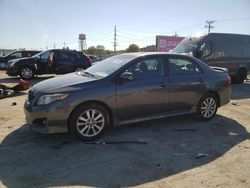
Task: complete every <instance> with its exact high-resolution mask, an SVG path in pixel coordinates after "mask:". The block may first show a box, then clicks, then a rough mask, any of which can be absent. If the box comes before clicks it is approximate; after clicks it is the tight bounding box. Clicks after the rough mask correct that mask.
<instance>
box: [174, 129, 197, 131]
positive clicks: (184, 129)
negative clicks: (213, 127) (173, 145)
mask: <svg viewBox="0 0 250 188" xmlns="http://www.w3.org/2000/svg"><path fill="white" fill-rule="evenodd" d="M173 131H197V129H173Z"/></svg>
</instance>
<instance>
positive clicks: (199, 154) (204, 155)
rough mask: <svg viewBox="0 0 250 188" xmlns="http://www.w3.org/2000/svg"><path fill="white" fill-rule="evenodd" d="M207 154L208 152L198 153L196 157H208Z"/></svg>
mask: <svg viewBox="0 0 250 188" xmlns="http://www.w3.org/2000/svg"><path fill="white" fill-rule="evenodd" d="M206 156H208V154H206V153H198V154H197V155H196V156H195V158H196V159H198V158H201V157H206Z"/></svg>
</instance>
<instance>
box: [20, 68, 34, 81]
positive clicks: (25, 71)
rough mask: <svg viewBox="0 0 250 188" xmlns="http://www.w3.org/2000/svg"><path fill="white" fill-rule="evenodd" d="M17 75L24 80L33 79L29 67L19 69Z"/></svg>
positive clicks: (32, 71)
mask: <svg viewBox="0 0 250 188" xmlns="http://www.w3.org/2000/svg"><path fill="white" fill-rule="evenodd" d="M19 75H20V77H21V78H22V79H24V80H29V79H31V78H33V77H34V70H33V68H31V67H29V66H24V67H21V68H20V70H19Z"/></svg>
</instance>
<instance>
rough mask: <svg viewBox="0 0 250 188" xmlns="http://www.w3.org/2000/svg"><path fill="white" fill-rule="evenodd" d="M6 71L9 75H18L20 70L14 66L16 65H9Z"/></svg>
mask: <svg viewBox="0 0 250 188" xmlns="http://www.w3.org/2000/svg"><path fill="white" fill-rule="evenodd" d="M6 73H7V74H8V75H9V76H18V70H17V69H16V68H14V67H7V71H6Z"/></svg>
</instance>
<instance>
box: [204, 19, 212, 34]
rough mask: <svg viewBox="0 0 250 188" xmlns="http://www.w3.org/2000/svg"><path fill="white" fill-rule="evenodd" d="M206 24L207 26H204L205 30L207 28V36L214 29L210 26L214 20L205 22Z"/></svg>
mask: <svg viewBox="0 0 250 188" xmlns="http://www.w3.org/2000/svg"><path fill="white" fill-rule="evenodd" d="M206 23H207V24H208V25H205V28H208V34H209V33H210V30H211V29H213V28H214V26H212V24H213V23H214V20H207V21H206Z"/></svg>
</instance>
